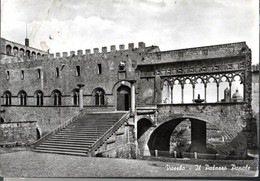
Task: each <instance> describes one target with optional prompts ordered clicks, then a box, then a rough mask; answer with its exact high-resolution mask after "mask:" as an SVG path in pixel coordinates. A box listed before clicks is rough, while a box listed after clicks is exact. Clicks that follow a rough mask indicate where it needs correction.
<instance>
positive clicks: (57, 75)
mask: <svg viewBox="0 0 260 181" xmlns="http://www.w3.org/2000/svg"><path fill="white" fill-rule="evenodd" d="M59 76H60V71H59V68H58V67H56V77H59Z"/></svg>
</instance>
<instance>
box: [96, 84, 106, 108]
mask: <svg viewBox="0 0 260 181" xmlns="http://www.w3.org/2000/svg"><path fill="white" fill-rule="evenodd" d="M94 96H95V105H96V106H102V105H104V104H105V91H104V90H103V89H101V88H97V89H96V90H95V91H94Z"/></svg>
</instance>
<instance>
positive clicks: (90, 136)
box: [53, 134, 101, 139]
mask: <svg viewBox="0 0 260 181" xmlns="http://www.w3.org/2000/svg"><path fill="white" fill-rule="evenodd" d="M100 136H101V135H94V134H93V135H73V136H70V135H55V136H54V137H53V138H61V139H62V138H65V139H68V138H75V139H78V138H79V139H92V138H97V137H100Z"/></svg>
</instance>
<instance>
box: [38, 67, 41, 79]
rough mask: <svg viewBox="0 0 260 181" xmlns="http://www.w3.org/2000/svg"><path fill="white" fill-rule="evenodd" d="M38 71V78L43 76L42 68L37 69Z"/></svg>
mask: <svg viewBox="0 0 260 181" xmlns="http://www.w3.org/2000/svg"><path fill="white" fill-rule="evenodd" d="M37 73H38V79H40V78H41V69H37Z"/></svg>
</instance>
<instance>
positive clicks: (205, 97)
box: [204, 83, 207, 103]
mask: <svg viewBox="0 0 260 181" xmlns="http://www.w3.org/2000/svg"><path fill="white" fill-rule="evenodd" d="M204 87H205V92H204V93H205V96H204V101H205V103H206V102H207V83H205V84H204Z"/></svg>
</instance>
